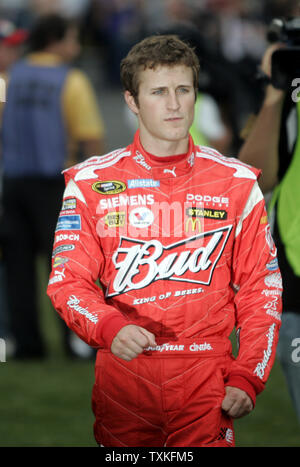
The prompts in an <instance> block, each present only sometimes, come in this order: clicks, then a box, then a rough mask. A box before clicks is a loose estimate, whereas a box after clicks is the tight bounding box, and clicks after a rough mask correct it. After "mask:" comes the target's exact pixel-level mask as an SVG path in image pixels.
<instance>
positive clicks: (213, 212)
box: [186, 208, 227, 221]
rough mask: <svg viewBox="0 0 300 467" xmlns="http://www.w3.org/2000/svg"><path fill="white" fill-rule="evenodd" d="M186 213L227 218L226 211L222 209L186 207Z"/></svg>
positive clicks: (207, 217)
mask: <svg viewBox="0 0 300 467" xmlns="http://www.w3.org/2000/svg"><path fill="white" fill-rule="evenodd" d="M186 213H187V215H188V216H189V217H196V218H197V217H204V218H206V219H217V220H222V221H224V220H226V219H227V211H225V210H224V209H205V208H187V210H186Z"/></svg>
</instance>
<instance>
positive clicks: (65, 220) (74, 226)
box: [55, 214, 81, 232]
mask: <svg viewBox="0 0 300 467" xmlns="http://www.w3.org/2000/svg"><path fill="white" fill-rule="evenodd" d="M59 230H81V217H80V215H79V214H75V215H73V216H59V218H58V221H57V225H56V230H55V231H56V232H58V231H59Z"/></svg>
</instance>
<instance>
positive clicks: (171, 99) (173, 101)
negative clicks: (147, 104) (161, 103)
mask: <svg viewBox="0 0 300 467" xmlns="http://www.w3.org/2000/svg"><path fill="white" fill-rule="evenodd" d="M167 106H168V109H170V110H178V109H179V107H180V102H179V98H178V95H177V93H176V91H170V92H169V94H168V101H167Z"/></svg>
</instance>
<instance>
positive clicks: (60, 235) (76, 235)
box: [55, 234, 80, 243]
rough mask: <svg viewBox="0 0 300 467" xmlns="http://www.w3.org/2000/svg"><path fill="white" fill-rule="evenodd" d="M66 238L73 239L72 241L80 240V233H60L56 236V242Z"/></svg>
mask: <svg viewBox="0 0 300 467" xmlns="http://www.w3.org/2000/svg"><path fill="white" fill-rule="evenodd" d="M65 240H71V242H77V241H79V240H80V235H78V234H59V235H56V236H55V243H57V242H62V241H65Z"/></svg>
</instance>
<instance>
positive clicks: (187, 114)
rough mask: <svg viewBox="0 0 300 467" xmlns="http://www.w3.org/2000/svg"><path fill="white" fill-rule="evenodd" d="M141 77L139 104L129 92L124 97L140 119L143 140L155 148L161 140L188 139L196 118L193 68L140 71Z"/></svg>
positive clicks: (179, 66)
mask: <svg viewBox="0 0 300 467" xmlns="http://www.w3.org/2000/svg"><path fill="white" fill-rule="evenodd" d="M139 77H140V80H139V81H140V86H139V92H138V99H137V100H138V102H135V101H134V99H133V97H132V96H131V95H130V94H129V93H128V92H127V93H128V94H127V98H126V93H125V98H126V101H127V103H128V105H129V107H130V108H131V110H133V112H134V113H136V114H137V116H138V120H139V128H140V135H141V141H142V142H143V141H144V142H146V143H147V146H148V147H153V145H154V147H156V146H157V143H159V142H162V141H168V142H174V143H175V142H179V141H181V140H184V139H186V138H187V137H188V133H189V128H190V126H191V125H192V123H193V119H194V105H195V90H194V85H193V72H192V69H191V68H188V67H186V66H185V65H176V66H173V67H168V66H159V67H157V68H156V69H154V70H152V69H146V70H143V71H141V72H140V76H139ZM149 143H150V144H149ZM151 143H153V144H151Z"/></svg>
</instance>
